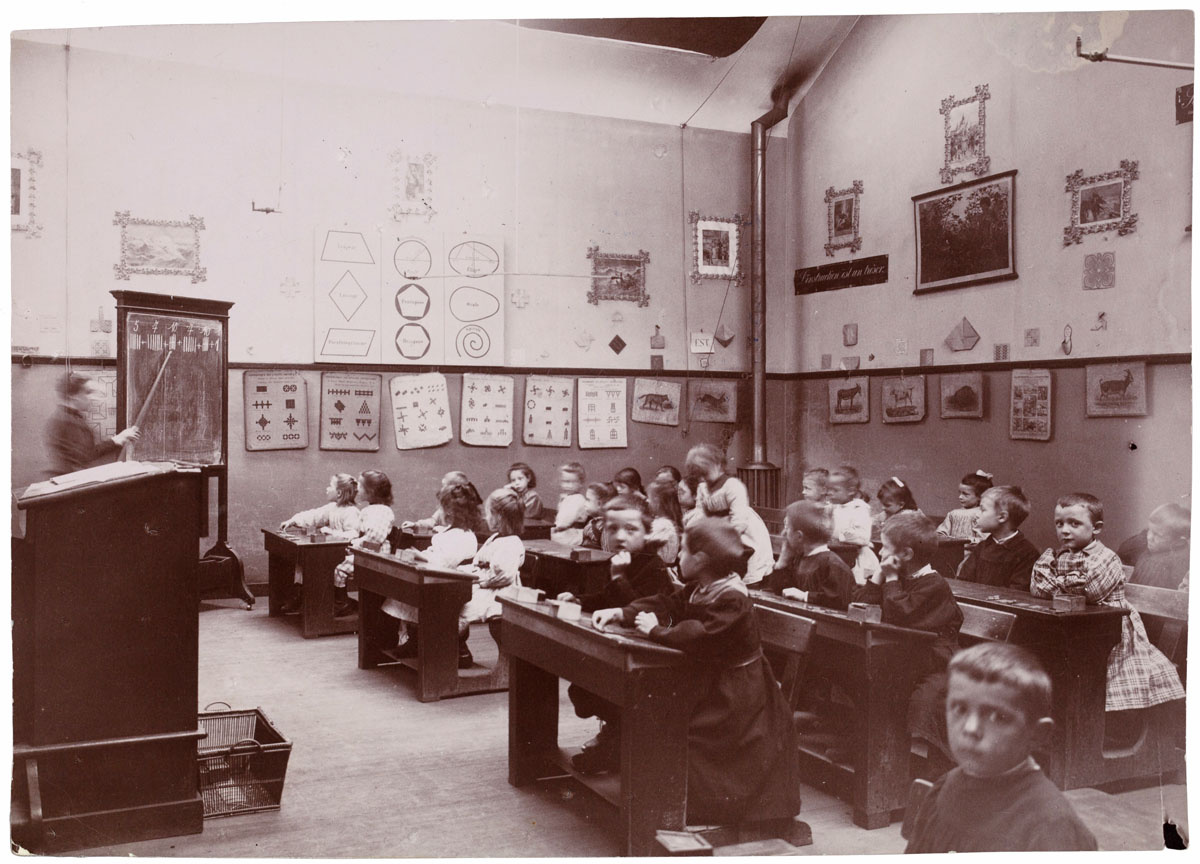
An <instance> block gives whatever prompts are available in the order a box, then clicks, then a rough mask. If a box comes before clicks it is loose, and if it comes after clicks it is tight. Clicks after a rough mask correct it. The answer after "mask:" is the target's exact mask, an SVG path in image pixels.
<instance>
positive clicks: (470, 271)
mask: <svg viewBox="0 0 1200 864" xmlns="http://www.w3.org/2000/svg"><path fill="white" fill-rule="evenodd" d="M446 261H447V263H448V264H449V265H450V267H451V269H452V270H454V272H455V273H457V274H458V275H460V276H466V277H468V278H470V279H478V278H479V277H481V276H491V275H492V274H493V273H495V272H496V271H497V270H499V269H500V254H499V253H498V252H497V251H496V249H495V247H493V246H492V245H491V244H489V243H484V242H483V241H481V240H465V241H463V242H462V243H458V244H457V245H455V246H453V247H451V249H450V251H449V252H448V253H447V255H446Z"/></svg>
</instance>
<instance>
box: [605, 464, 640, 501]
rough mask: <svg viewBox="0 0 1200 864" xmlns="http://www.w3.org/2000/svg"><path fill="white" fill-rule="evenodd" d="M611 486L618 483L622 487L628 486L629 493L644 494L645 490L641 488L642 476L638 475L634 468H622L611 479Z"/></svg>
mask: <svg viewBox="0 0 1200 864" xmlns="http://www.w3.org/2000/svg"><path fill="white" fill-rule="evenodd" d="M612 482H613V485H614V486H616V485H617V484H618V483H620V484H621V485H622V486H628V487H629V491H630V492H640V493H642V494H643V495H645V494H646V490H645V489H643V488H642V475H641V474H639V473H638V470H637V469H636V468H622V469H621V470H620V471H618V472H617V473H616V476H615V477H613V480H612Z"/></svg>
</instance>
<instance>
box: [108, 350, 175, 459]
mask: <svg viewBox="0 0 1200 864" xmlns="http://www.w3.org/2000/svg"><path fill="white" fill-rule="evenodd" d="M174 353H175V349H174V348H172V349H171V350H170V351H168V352H167V356H166V358H165V359H164V360H163V363H162V366H161V367H159V370H158V374H157V375H156V376H154V383H153V384H151V385H150V392H149V393H147V394H146V399H145V400H144V401H143V402H142V408H141V410H140V411H138V414H137V417H136V418H135V419H134V421H133V425H134V426H138V427H140V426H141V425H142V421H143V420H145V419H146V410H147V409H148V408H149V407H150V400H152V399H153V398H154V393H155V391H156V390H158V385H159V382H161V381H162V376H163V372H166V371H167V364H168V363H169V362H171V355H172V354H174ZM128 458H129V442H128V441H126V442H125V443H124V444H123V445H121V459H122V460H126V459H128Z"/></svg>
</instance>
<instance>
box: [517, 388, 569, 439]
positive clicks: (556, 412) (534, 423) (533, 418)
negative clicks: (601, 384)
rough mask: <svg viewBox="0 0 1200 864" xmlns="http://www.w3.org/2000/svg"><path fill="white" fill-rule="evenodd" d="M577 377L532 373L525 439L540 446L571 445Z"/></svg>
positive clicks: (526, 407)
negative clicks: (572, 410) (554, 376)
mask: <svg viewBox="0 0 1200 864" xmlns="http://www.w3.org/2000/svg"><path fill="white" fill-rule="evenodd" d="M574 396H575V379H574V378H552V377H550V376H548V375H530V376H529V377H528V378H526V379H525V411H524V414H525V427H524V432H523V433H522V436H521V440H522V441H524V442H525V443H526V444H531V445H535V446H538V447H570V446H571V406H572V403H573V402H574Z"/></svg>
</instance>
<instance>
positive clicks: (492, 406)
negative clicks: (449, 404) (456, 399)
mask: <svg viewBox="0 0 1200 864" xmlns="http://www.w3.org/2000/svg"><path fill="white" fill-rule="evenodd" d="M458 417H459V420H458V423H459V426H460V427H461V428H460V429H459V435H460V437H461V438H462V442H463V443H464V444H473V445H474V446H476V447H507V446H508V445H509V444H511V443H512V437H513V435H512V430H513V379H512V377H511V376H509V375H472V374H471V373H470V372H464V373H463V376H462V410H461V411H459V414H458Z"/></svg>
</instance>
